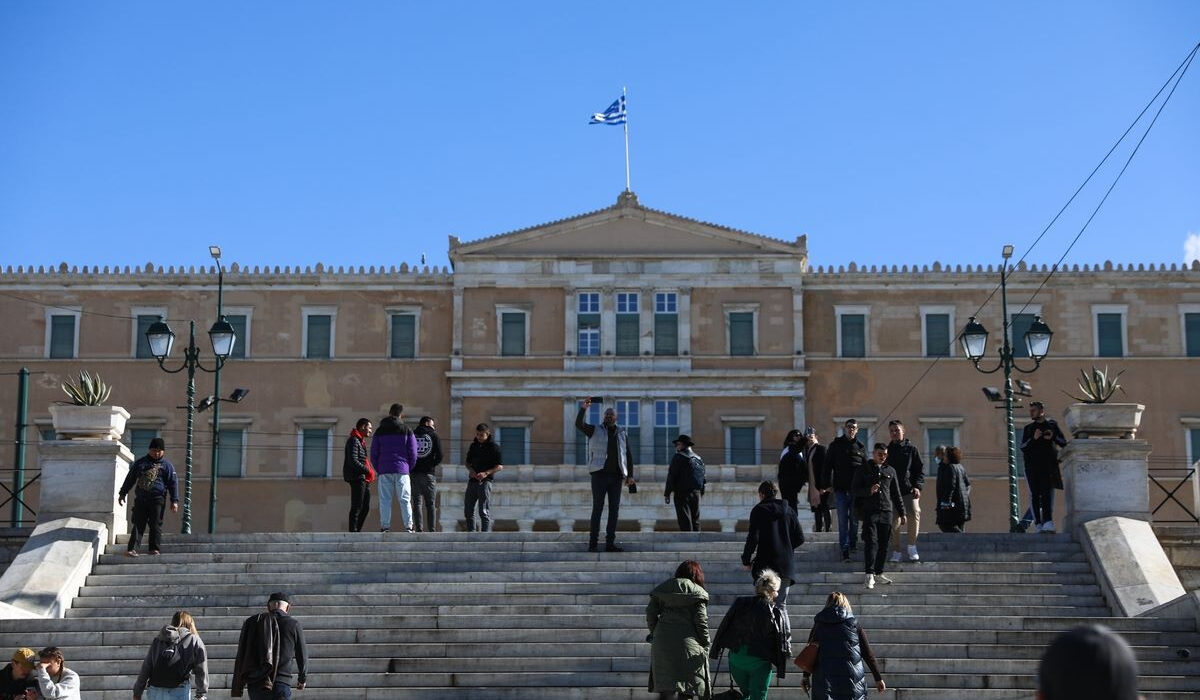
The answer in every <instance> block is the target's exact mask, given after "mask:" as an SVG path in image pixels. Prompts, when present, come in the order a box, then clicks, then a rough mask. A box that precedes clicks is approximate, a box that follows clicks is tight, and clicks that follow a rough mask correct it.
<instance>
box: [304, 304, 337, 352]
mask: <svg viewBox="0 0 1200 700" xmlns="http://www.w3.org/2000/svg"><path fill="white" fill-rule="evenodd" d="M332 331H333V317H332V316H329V315H328V314H312V315H310V316H309V317H308V347H307V348H306V349H305V353H304V356H305V357H309V358H313V359H327V358H328V357H329V353H330V350H331V349H332V344H331V342H330V341H331V340H332V338H331V335H332Z"/></svg>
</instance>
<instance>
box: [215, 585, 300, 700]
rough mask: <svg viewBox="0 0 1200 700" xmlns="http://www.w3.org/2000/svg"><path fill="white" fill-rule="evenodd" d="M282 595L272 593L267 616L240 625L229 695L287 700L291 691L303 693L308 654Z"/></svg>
mask: <svg viewBox="0 0 1200 700" xmlns="http://www.w3.org/2000/svg"><path fill="white" fill-rule="evenodd" d="M291 607H292V606H291V604H290V603H289V602H288V595H287V594H286V593H272V594H271V596H270V598H268V599H267V612H265V613H259V614H257V615H251V616H250V617H248V618H246V621H245V622H243V623H242V633H241V636H240V637H239V638H238V646H237V652H236V655H235V656H234V661H233V679H232V682H231V684H230V691H229V694H230V695H232V696H233V697H235V698H240V697H241V696H242V689H243V688H245V689H246V690H248V691H249V692H250V700H288V699H289V698H291V696H292V688H293V687H294V688H295V689H296V690H304V685H305V683H307V682H308V652H307V648H306V646H305V644H304V628H303V627H301V626H300V622H299V621H298V620H296V618H294V617H292V616H291V615H289V614H288V611H289V610H290V609H291Z"/></svg>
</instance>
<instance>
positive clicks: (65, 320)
mask: <svg viewBox="0 0 1200 700" xmlns="http://www.w3.org/2000/svg"><path fill="white" fill-rule="evenodd" d="M50 357H51V358H52V359H71V358H73V357H75V316H74V315H69V316H67V315H53V316H51V317H50Z"/></svg>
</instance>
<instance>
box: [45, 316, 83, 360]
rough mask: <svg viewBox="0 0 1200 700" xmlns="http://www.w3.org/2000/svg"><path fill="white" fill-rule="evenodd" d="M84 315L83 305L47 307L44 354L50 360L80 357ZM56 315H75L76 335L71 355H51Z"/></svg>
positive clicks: (73, 339)
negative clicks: (81, 327)
mask: <svg viewBox="0 0 1200 700" xmlns="http://www.w3.org/2000/svg"><path fill="white" fill-rule="evenodd" d="M82 315H83V307H82V306H49V307H46V342H45V346H44V350H43V356H44V357H45V358H46V359H48V360H51V359H53V360H77V359H79V319H80V317H81V316H82ZM54 316H74V317H75V337H74V338H72V342H73V345H72V346H71V356H70V357H53V358H52V357H50V336H51V335H52V333H51V331H52V330H53V318H52V317H54Z"/></svg>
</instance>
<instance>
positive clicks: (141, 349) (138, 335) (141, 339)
mask: <svg viewBox="0 0 1200 700" xmlns="http://www.w3.org/2000/svg"><path fill="white" fill-rule="evenodd" d="M159 318H160V317H159V315H158V314H138V315H137V318H136V319H134V324H135V325H136V326H137V330H136V331H134V334H135V335H134V338H135V340H136V342H137V345H136V346H134V352H133V356H134V357H137V358H140V359H149V358H152V357H154V354H153V353H151V352H150V341H149V340H146V331H148V330H150V324H152V323H154V322H155V321H157V320H158V319H159Z"/></svg>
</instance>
